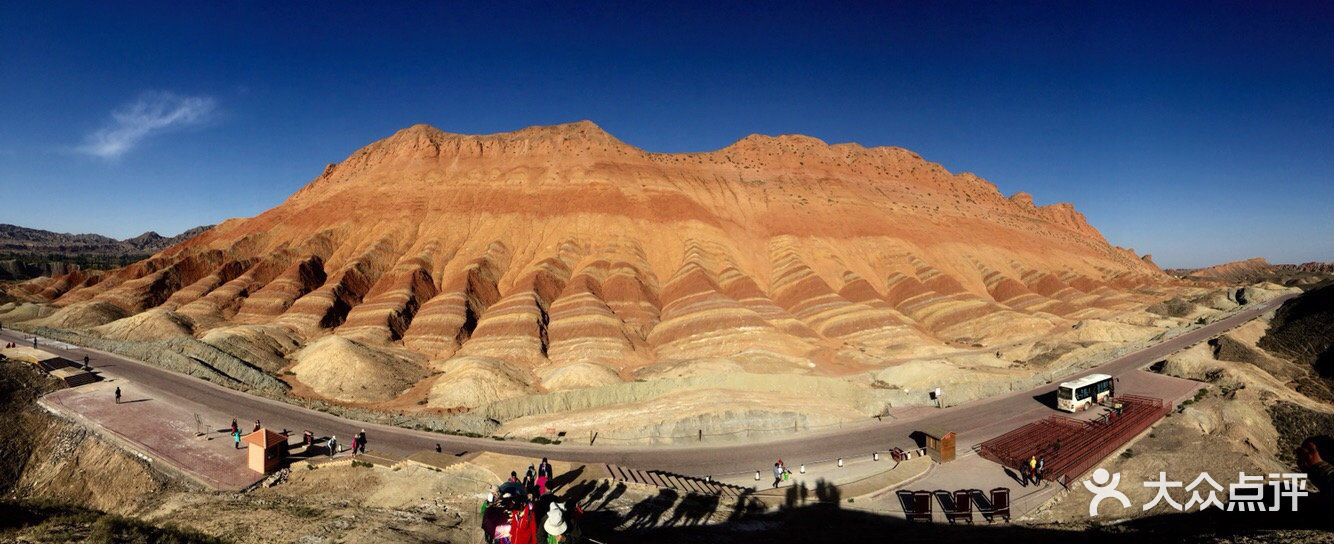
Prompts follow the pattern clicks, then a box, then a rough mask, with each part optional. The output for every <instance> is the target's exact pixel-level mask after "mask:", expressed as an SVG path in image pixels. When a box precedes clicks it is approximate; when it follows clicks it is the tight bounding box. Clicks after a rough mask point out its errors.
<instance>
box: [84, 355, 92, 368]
mask: <svg viewBox="0 0 1334 544" xmlns="http://www.w3.org/2000/svg"><path fill="white" fill-rule="evenodd" d="M83 368H84V369H89V368H92V367H91V366H88V356H87V355H84V356H83Z"/></svg>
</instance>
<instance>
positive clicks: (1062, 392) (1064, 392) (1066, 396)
mask: <svg viewBox="0 0 1334 544" xmlns="http://www.w3.org/2000/svg"><path fill="white" fill-rule="evenodd" d="M1056 395H1057V396H1058V397H1060V398H1061V400H1070V397H1072V396H1073V395H1071V393H1070V388H1068V387H1061V388H1058V389H1056Z"/></svg>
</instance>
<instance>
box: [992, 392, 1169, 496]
mask: <svg viewBox="0 0 1334 544" xmlns="http://www.w3.org/2000/svg"><path fill="white" fill-rule="evenodd" d="M1112 402H1113V403H1120V404H1121V405H1122V408H1121V410H1120V411H1119V412H1108V413H1106V414H1103V415H1102V416H1100V417H1098V418H1097V419H1095V420H1092V421H1081V420H1077V419H1072V418H1068V417H1064V416H1051V417H1049V418H1047V419H1044V420H1041V421H1036V422H1033V423H1030V424H1028V425H1024V426H1022V427H1019V428H1018V429H1015V430H1013V431H1010V432H1008V433H1005V434H1003V435H1001V436H998V437H996V438H993V439H991V440H988V441H986V442H983V443H982V445H981V448H980V453H981V454H982V456H983V457H985V458H987V459H991V460H992V461H995V462H997V463H1000V464H1002V465H1005V466H1008V467H1013V468H1016V469H1021V470H1022V469H1023V467H1024V466H1025V465H1026V464H1027V462H1028V460H1029V458H1031V457H1039V458H1042V459H1044V460H1045V463H1044V464H1045V474H1044V477H1045V478H1047V479H1050V480H1057V481H1066V482H1068V481H1070V480H1072V479H1075V478H1078V477H1079V476H1082V475H1083V474H1084V473H1085V472H1088V470H1089V469H1091V468H1093V466H1094V465H1096V464H1098V462H1100V461H1102V460H1103V459H1104V458H1105V457H1107V456H1108V455H1111V453H1112V452H1113V451H1116V450H1117V449H1118V448H1120V447H1121V446H1123V445H1125V444H1126V442H1129V441H1130V439H1131V438H1134V437H1135V436H1136V435H1138V434H1139V433H1141V432H1144V430H1145V429H1148V428H1149V426H1150V425H1153V424H1154V422H1156V421H1158V420H1159V419H1162V417H1163V416H1165V415H1167V412H1168V411H1170V410H1171V409H1172V406H1171V404H1169V403H1164V402H1163V401H1162V399H1155V398H1151V397H1141V396H1138V395H1124V396H1121V397H1117V398H1115V399H1113V401H1112Z"/></svg>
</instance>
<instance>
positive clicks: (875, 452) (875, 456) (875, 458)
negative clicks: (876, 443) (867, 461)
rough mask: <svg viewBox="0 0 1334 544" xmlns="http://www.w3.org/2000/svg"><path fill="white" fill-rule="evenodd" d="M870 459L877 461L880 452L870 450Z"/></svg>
mask: <svg viewBox="0 0 1334 544" xmlns="http://www.w3.org/2000/svg"><path fill="white" fill-rule="evenodd" d="M871 460H872V461H879V460H880V452H878V451H873V452H871Z"/></svg>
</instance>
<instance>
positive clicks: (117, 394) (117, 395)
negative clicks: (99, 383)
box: [116, 387, 120, 404]
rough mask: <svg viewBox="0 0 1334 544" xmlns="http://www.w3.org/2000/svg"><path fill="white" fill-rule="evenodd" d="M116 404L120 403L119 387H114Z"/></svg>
mask: <svg viewBox="0 0 1334 544" xmlns="http://www.w3.org/2000/svg"><path fill="white" fill-rule="evenodd" d="M116 404H120V388H119V387H117V388H116Z"/></svg>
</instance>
